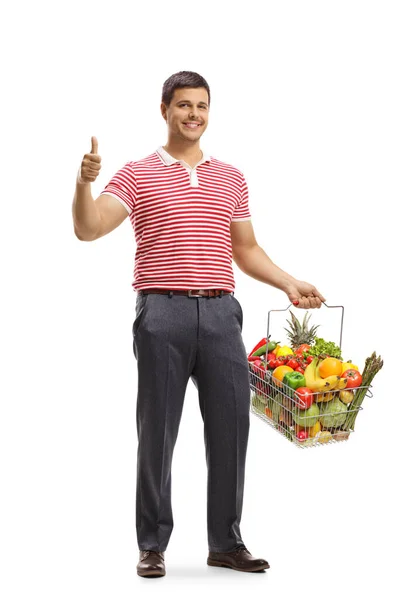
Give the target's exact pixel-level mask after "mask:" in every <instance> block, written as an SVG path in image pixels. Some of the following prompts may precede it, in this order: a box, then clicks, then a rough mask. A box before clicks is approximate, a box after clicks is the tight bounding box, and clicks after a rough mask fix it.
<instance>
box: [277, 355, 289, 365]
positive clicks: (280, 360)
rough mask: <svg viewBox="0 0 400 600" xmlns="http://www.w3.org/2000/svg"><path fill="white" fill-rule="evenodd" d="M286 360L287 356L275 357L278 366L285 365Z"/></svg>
mask: <svg viewBox="0 0 400 600" xmlns="http://www.w3.org/2000/svg"><path fill="white" fill-rule="evenodd" d="M287 359H288V358H287V356H277V357H276V360H277V361H278V366H280V365H286V363H287Z"/></svg>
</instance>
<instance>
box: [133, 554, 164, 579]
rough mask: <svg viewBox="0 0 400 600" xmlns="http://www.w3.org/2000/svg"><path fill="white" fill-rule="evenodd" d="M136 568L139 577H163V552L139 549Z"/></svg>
mask: <svg viewBox="0 0 400 600" xmlns="http://www.w3.org/2000/svg"><path fill="white" fill-rule="evenodd" d="M136 569H137V574H138V575H140V577H163V576H164V575H165V562H164V552H156V551H155V550H140V554H139V562H138V564H137V566H136Z"/></svg>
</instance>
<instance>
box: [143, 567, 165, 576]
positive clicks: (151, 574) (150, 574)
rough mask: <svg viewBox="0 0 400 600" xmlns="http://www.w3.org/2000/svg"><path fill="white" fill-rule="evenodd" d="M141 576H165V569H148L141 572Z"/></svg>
mask: <svg viewBox="0 0 400 600" xmlns="http://www.w3.org/2000/svg"><path fill="white" fill-rule="evenodd" d="M138 575H139V577H164V575H165V571H159V570H157V569H154V571H146V573H139V572H138Z"/></svg>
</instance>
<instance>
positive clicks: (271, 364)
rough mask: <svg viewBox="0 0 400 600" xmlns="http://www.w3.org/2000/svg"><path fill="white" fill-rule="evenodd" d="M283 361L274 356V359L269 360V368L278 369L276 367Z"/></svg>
mask: <svg viewBox="0 0 400 600" xmlns="http://www.w3.org/2000/svg"><path fill="white" fill-rule="evenodd" d="M280 364H281V363H280V362H279V361H278V360H277V359H276V358H273V359H272V360H270V361H268V369H276V367H279V365H280Z"/></svg>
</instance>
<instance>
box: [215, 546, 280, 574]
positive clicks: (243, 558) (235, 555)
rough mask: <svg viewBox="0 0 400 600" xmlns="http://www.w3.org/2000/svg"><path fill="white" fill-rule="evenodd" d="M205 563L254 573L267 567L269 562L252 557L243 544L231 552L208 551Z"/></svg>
mask: <svg viewBox="0 0 400 600" xmlns="http://www.w3.org/2000/svg"><path fill="white" fill-rule="evenodd" d="M207 564H208V565H210V567H229V568H230V569H235V570H236V571H246V572H248V573H254V572H256V571H263V570H264V569H269V564H268V562H267V561H266V560H264V559H263V558H254V556H252V555H251V554H250V552H249V551H248V550H247V548H246V547H245V546H241V547H240V548H237V550H232V552H209V553H208V558H207Z"/></svg>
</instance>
